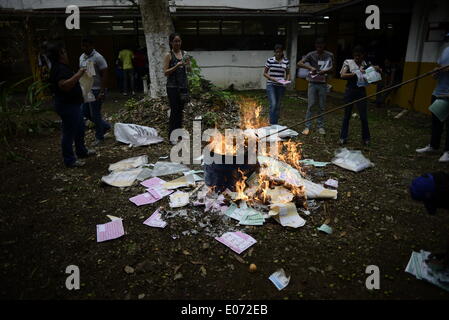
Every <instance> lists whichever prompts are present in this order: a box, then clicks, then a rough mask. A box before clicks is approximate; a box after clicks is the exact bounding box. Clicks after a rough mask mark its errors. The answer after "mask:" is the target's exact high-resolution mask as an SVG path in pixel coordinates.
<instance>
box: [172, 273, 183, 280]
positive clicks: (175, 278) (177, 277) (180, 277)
mask: <svg viewBox="0 0 449 320" xmlns="http://www.w3.org/2000/svg"><path fill="white" fill-rule="evenodd" d="M179 279H182V273H177V274H175V277H174V278H173V280H179Z"/></svg>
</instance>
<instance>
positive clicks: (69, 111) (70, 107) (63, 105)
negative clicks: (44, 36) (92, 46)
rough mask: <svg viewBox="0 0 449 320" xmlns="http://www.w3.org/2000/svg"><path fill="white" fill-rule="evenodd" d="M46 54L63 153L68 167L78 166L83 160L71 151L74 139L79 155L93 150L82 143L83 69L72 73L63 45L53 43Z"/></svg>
mask: <svg viewBox="0 0 449 320" xmlns="http://www.w3.org/2000/svg"><path fill="white" fill-rule="evenodd" d="M47 52H48V55H47V56H48V58H49V59H50V61H51V70H50V78H49V81H50V84H51V88H52V91H53V95H54V105H55V110H56V113H57V114H58V115H59V116H60V117H61V120H62V139H61V145H62V156H63V158H64V164H65V165H66V166H67V167H81V166H83V165H84V164H85V163H84V162H83V161H80V160H77V158H76V157H75V154H74V152H73V143H75V150H76V155H77V156H78V158H86V157H88V156H89V155H92V154H95V151H93V150H88V149H87V148H86V146H85V144H84V119H83V113H82V109H81V108H82V104H83V102H84V100H83V94H82V91H81V87H80V84H79V79H80V78H81V77H82V75H83V74H84V72H85V70H84V69H80V70H79V71H78V72H77V73H74V72H73V71H72V70H71V69H70V67H69V66H68V63H69V59H68V57H67V52H66V50H65V48H64V46H63V45H62V44H60V43H52V44H49V45H48V47H47Z"/></svg>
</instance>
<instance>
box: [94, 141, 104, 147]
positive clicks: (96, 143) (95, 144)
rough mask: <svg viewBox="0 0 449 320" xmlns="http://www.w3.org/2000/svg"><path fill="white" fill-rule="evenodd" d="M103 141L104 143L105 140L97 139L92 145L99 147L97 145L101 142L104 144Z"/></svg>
mask: <svg viewBox="0 0 449 320" xmlns="http://www.w3.org/2000/svg"><path fill="white" fill-rule="evenodd" d="M103 143H104V140H99V139H95V141H94V142H93V143H92V146H93V147H97V146H99V145H100V144H103Z"/></svg>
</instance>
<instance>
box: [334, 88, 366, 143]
mask: <svg viewBox="0 0 449 320" xmlns="http://www.w3.org/2000/svg"><path fill="white" fill-rule="evenodd" d="M364 97H366V91H365V88H354V89H350V88H346V91H345V95H344V98H343V100H344V103H350V102H352V101H355V100H358V99H361V98H364ZM353 105H354V104H351V105H349V106H347V107H346V108H345V115H344V117H343V123H342V126H341V132H340V139H342V140H344V141H346V140H347V139H348V133H349V120H350V119H351V113H352V106H353ZM356 105H357V109H358V111H359V116H360V121H361V122H362V139H363V141H365V142H366V141H369V140H370V138H371V136H370V132H369V127H368V113H367V107H368V106H367V101H366V100H364V101H360V102H357V103H356Z"/></svg>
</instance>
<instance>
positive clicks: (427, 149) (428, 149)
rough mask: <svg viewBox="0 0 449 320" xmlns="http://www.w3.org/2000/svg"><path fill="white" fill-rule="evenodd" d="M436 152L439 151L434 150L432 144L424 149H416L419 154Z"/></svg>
mask: <svg viewBox="0 0 449 320" xmlns="http://www.w3.org/2000/svg"><path fill="white" fill-rule="evenodd" d="M435 151H437V150H436V149H434V148H432V147H431V146H430V144H428V145H427V146H425V147H424V148H420V149H416V152H418V153H426V152H435Z"/></svg>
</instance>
